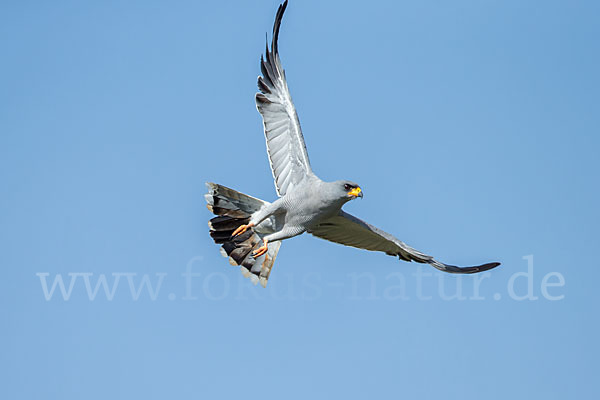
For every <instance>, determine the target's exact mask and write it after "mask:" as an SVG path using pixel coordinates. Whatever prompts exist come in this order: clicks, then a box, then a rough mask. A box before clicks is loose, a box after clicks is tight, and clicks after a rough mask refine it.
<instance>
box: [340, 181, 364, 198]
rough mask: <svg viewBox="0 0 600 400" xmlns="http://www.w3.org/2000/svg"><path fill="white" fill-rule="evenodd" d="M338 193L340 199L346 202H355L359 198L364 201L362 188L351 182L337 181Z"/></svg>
mask: <svg viewBox="0 0 600 400" xmlns="http://www.w3.org/2000/svg"><path fill="white" fill-rule="evenodd" d="M334 185H335V190H336V193H337V194H338V195H339V197H340V199H343V200H345V201H349V200H354V199H356V198H357V197H360V198H361V199H362V197H363V192H362V189H361V188H360V186H358V185H357V184H356V183H354V182H351V181H336V182H334Z"/></svg>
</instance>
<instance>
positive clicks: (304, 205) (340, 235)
mask: <svg viewBox="0 0 600 400" xmlns="http://www.w3.org/2000/svg"><path fill="white" fill-rule="evenodd" d="M286 7H287V0H286V1H285V2H284V3H283V4H282V5H280V6H279V9H278V11H277V15H276V17H275V24H274V26H273V40H272V43H271V48H270V49H269V47H268V43H267V47H266V50H265V55H264V57H261V63H260V67H261V72H262V76H259V77H258V89H259V91H260V92H259V93H257V94H256V97H255V100H256V107H257V109H258V111H259V112H260V114H261V115H262V117H263V124H264V133H265V140H266V145H267V154H268V156H269V163H270V165H271V170H272V172H273V179H274V181H275V188H276V191H277V194H278V195H279V198H278V199H277V200H275V201H274V202H273V203H269V202H266V201H263V200H259V199H256V198H254V197H251V196H247V195H245V194H242V193H239V192H237V191H235V190H233V189H229V188H226V187H224V186H221V185H217V184H214V183H208V184H207V185H208V187H209V194H207V195H206V199H207V202H208V208H209V210H211V211H212V212H213V213H214V214H216V215H218V216H217V217H216V218H213V219H212V220H211V221H210V222H209V226H210V235H211V237H212V238H213V239H214V241H215V243H218V244H221V245H222V251H223V253H224V255H225V256H227V257H229V261H230V263H231V264H232V265H239V266H241V268H242V272H243V273H244V275H246V276H248V277H250V278H251V279H253V281H254V282H255V283H257V282H260V283H261V284H262V285H263V286H266V284H267V280H268V278H269V274H270V272H271V268H272V266H273V263H274V260H275V257H276V256H277V253H278V251H279V247H280V244H281V241H282V240H284V239H288V238H291V237H294V236H297V235H300V234H302V233H304V232H309V233H311V234H312V235H314V236H316V237H319V238H322V239H325V240H329V241H332V242H335V243H340V244H343V245H346V246H352V247H357V248H361V249H366V250H371V251H380V252H384V253H386V254H388V255H391V256H397V257H399V258H400V259H402V260H405V261H415V262H418V263H427V264H430V265H431V266H433V267H435V268H437V269H439V270H441V271H444V272H450V273H459V274H471V273H475V272H481V271H486V270H489V269H491V268H494V267H496V266H498V265H500V264H499V263H487V264H483V265H479V266H473V267H457V266H453V265H448V264H444V263H441V262H439V261H437V260H435V259H434V258H433V257H431V256H429V255H427V254H424V253H422V252H420V251H418V250H415V249H413V248H412V247H410V246H408V245H407V244H405V243H404V242H402V241H400V240H398V239H397V238H395V237H394V236H392V235H390V234H389V233H386V232H384V231H382V230H380V229H378V228H376V227H374V226H372V225H370V224H368V223H366V222H364V221H362V220H360V219H358V218H356V217H354V216H352V215H350V214H348V213H346V212H344V211H342V206H343V205H344V204H345V203H346V202H348V201H350V200H353V199H355V198H357V197H362V189H361V188H360V187H359V186H358V185H357V184H356V183H354V182H351V181H335V182H324V181H322V180H321V179H319V178H318V177H317V176H316V175H315V174H314V173H313V171H312V168H311V166H310V162H309V159H308V153H307V151H306V145H305V144H304V137H303V136H302V130H301V128H300V121H299V120H298V115H297V114H296V109H295V107H294V104H293V102H292V97H291V95H290V92H289V89H288V86H287V82H286V79H285V71H284V70H283V67H282V66H281V60H280V58H279V51H278V37H279V28H280V26H281V20H282V18H283V13H284V11H285V9H286ZM261 244H262V246H261ZM262 252H264V254H262ZM255 255H256V256H255Z"/></svg>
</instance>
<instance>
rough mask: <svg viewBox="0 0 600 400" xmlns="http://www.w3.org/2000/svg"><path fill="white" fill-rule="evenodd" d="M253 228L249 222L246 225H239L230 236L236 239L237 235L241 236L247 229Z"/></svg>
mask: <svg viewBox="0 0 600 400" xmlns="http://www.w3.org/2000/svg"><path fill="white" fill-rule="evenodd" d="M253 226H254V224H253V223H252V222H251V223H249V224H248V225H240V226H238V227H237V229H236V230H235V231H233V233H232V234H231V237H236V236H238V235H241V234H242V233H244V232H246V231H247V230H248V228H252V227H253Z"/></svg>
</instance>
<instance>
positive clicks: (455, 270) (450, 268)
mask: <svg viewBox="0 0 600 400" xmlns="http://www.w3.org/2000/svg"><path fill="white" fill-rule="evenodd" d="M429 264H430V265H431V266H433V267H435V268H437V269H439V270H440V271H444V272H449V273H451V274H476V273H478V272H484V271H489V270H490V269H492V268H496V267H497V266H498V265H500V263H499V262H491V263H487V264H482V265H477V266H474V267H457V266H456V265H448V264H444V263H441V262H439V261H435V260H432V261H431V262H429Z"/></svg>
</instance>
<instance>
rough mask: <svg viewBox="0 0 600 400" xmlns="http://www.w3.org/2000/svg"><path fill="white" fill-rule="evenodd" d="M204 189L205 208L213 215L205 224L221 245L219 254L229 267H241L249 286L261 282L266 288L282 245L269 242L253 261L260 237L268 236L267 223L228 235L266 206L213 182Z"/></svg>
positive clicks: (263, 202)
mask: <svg viewBox="0 0 600 400" xmlns="http://www.w3.org/2000/svg"><path fill="white" fill-rule="evenodd" d="M206 186H207V187H208V194H206V195H205V196H204V197H205V198H206V202H207V203H208V204H207V205H206V207H208V209H209V210H210V212H212V213H213V214H215V215H216V217H214V218H212V219H211V220H210V221H209V222H208V227H209V228H210V236H211V237H212V238H213V240H214V241H215V243H217V244H220V245H221V254H222V255H223V256H224V257H228V258H229V263H230V264H231V265H233V266H240V269H241V271H242V274H243V275H244V276H245V277H247V278H250V279H251V280H252V283H254V284H257V283H259V282H260V284H261V285H262V286H263V287H266V286H267V281H268V279H269V274H270V273H271V268H273V263H274V262H275V257H277V253H278V252H279V247H280V246H281V242H273V243H269V250H268V251H267V252H266V253H265V254H263V255H261V256H260V257H257V258H254V257H253V256H252V252H253V251H254V250H256V249H257V248H259V247H260V246H261V245H262V238H263V236H265V235H266V234H268V233H271V231H270V229H269V226H268V222H269V221H266V222H267V224H260V225H259V226H258V227H256V229H254V228H249V229H248V230H247V231H246V232H244V233H242V234H241V235H238V236H236V237H231V234H232V233H233V231H234V230H235V229H236V228H238V227H239V226H240V225H244V224H248V222H249V221H250V217H251V216H252V214H253V213H254V212H256V211H258V210H259V209H260V208H261V207H263V206H264V205H266V204H269V203H268V202H266V201H263V200H260V199H257V198H254V197H251V196H248V195H246V194H243V193H240V192H238V191H236V190H233V189H229V188H227V187H225V186H221V185H218V184H216V183H210V182H209V183H207V184H206Z"/></svg>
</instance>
